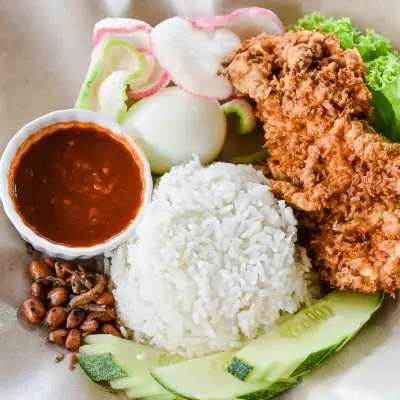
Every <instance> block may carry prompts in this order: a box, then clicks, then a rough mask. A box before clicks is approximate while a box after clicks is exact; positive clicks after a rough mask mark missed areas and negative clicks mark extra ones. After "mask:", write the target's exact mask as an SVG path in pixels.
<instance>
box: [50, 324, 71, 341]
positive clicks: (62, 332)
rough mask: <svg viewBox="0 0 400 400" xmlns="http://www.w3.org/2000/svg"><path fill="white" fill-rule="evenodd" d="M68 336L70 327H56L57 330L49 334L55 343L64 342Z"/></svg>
mask: <svg viewBox="0 0 400 400" xmlns="http://www.w3.org/2000/svg"><path fill="white" fill-rule="evenodd" d="M67 336H68V329H64V328H61V329H56V330H55V331H53V332H51V333H50V335H49V338H48V339H49V342H51V343H55V344H64V343H65V341H66V340H67Z"/></svg>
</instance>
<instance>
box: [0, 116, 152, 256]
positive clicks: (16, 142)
mask: <svg viewBox="0 0 400 400" xmlns="http://www.w3.org/2000/svg"><path fill="white" fill-rule="evenodd" d="M70 121H78V122H93V123H95V124H97V125H99V126H100V127H102V128H105V129H108V130H111V131H112V132H113V133H114V134H115V135H116V136H121V137H122V138H124V139H125V140H128V142H130V144H131V145H132V147H133V149H134V151H135V153H136V155H137V156H139V158H140V161H141V166H142V167H143V171H142V176H143V177H144V185H145V189H144V196H143V204H142V206H141V208H140V210H139V212H138V214H137V216H136V218H135V219H134V220H133V221H132V222H131V223H130V225H129V226H128V227H127V228H126V229H125V230H124V231H123V232H121V233H120V234H118V235H116V236H114V237H113V238H112V239H110V240H109V241H107V242H105V243H101V244H98V245H95V246H92V247H68V246H63V245H59V244H55V243H52V242H50V241H48V240H46V239H45V238H43V237H41V236H39V235H38V234H36V233H35V232H34V231H33V230H32V229H31V228H30V227H29V226H27V225H26V224H25V222H24V221H23V220H22V218H21V216H20V215H19V213H18V212H17V211H16V209H15V208H14V204H13V200H12V197H11V195H10V192H9V185H8V174H9V172H10V167H11V163H12V160H13V158H14V156H15V154H16V152H17V150H18V148H19V147H20V146H21V145H22V143H24V142H25V141H26V140H27V138H28V137H29V136H31V135H33V134H34V133H36V132H37V131H39V130H40V129H42V128H44V127H46V126H49V125H52V124H54V123H57V122H70ZM152 189H153V181H152V177H151V171H150V166H149V163H148V161H147V158H146V156H145V155H144V152H143V150H142V149H141V147H140V146H139V145H138V143H137V142H135V141H134V140H133V139H132V138H131V137H130V136H128V135H127V134H125V133H123V131H122V129H121V127H120V126H119V125H118V124H116V123H115V122H111V121H109V120H107V119H105V118H104V117H103V116H102V115H100V114H99V113H96V112H92V111H86V110H75V109H72V110H61V111H54V112H52V113H50V114H47V115H44V116H43V117H40V118H38V119H35V120H34V121H32V122H30V123H29V124H27V125H25V126H24V127H23V128H22V129H21V130H20V131H19V132H18V133H17V134H16V135H15V136H14V137H13V138H12V139H11V140H10V142H9V143H8V145H7V147H6V150H5V151H4V153H3V156H2V158H1V160H0V198H1V201H2V202H3V206H4V210H5V212H6V214H7V216H8V218H9V219H10V220H11V222H12V223H13V225H14V226H15V228H16V229H17V230H18V232H19V233H20V235H21V236H22V238H23V239H24V240H26V241H27V242H29V243H31V244H32V246H33V247H35V248H36V249H37V250H39V251H42V252H43V253H46V254H48V255H49V256H52V257H57V258H64V259H66V260H73V259H79V258H80V259H85V258H91V257H94V256H96V255H99V254H102V253H106V252H108V251H111V250H113V249H115V248H116V247H117V246H118V245H120V244H121V243H122V242H123V241H125V240H126V239H127V238H128V236H129V235H130V234H131V233H132V232H133V230H134V229H135V227H136V225H137V223H138V222H139V220H140V218H141V216H142V214H143V210H144V207H145V206H146V204H147V203H148V202H149V201H150V198H151V193H152Z"/></svg>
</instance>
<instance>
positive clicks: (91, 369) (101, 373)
mask: <svg viewBox="0 0 400 400" xmlns="http://www.w3.org/2000/svg"><path fill="white" fill-rule="evenodd" d="M78 364H79V366H80V367H81V368H82V369H83V370H84V371H85V373H86V375H87V376H88V377H89V378H90V379H91V380H92V381H93V382H103V381H110V380H113V379H118V378H125V377H127V376H128V375H127V373H126V372H125V371H124V370H123V369H122V368H120V367H119V366H118V365H117V364H116V363H115V362H114V360H113V358H112V356H111V353H103V354H97V355H79V356H78Z"/></svg>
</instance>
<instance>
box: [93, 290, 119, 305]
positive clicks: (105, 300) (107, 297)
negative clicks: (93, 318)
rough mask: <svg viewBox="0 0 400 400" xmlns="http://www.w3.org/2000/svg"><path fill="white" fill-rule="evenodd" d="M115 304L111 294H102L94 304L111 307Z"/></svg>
mask: <svg viewBox="0 0 400 400" xmlns="http://www.w3.org/2000/svg"><path fill="white" fill-rule="evenodd" d="M114 302H115V300H114V296H113V294H112V293H111V292H108V291H107V292H103V293H102V294H101V295H100V296H99V297H98V298H97V300H96V301H95V303H96V304H100V305H102V304H105V305H107V306H111V305H113V304H114Z"/></svg>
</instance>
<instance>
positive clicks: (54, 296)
mask: <svg viewBox="0 0 400 400" xmlns="http://www.w3.org/2000/svg"><path fill="white" fill-rule="evenodd" d="M68 300H69V292H68V290H67V289H66V288H63V287H58V288H54V289H52V290H50V292H49V293H48V294H47V302H48V304H49V307H57V306H65V305H67V303H68Z"/></svg>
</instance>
